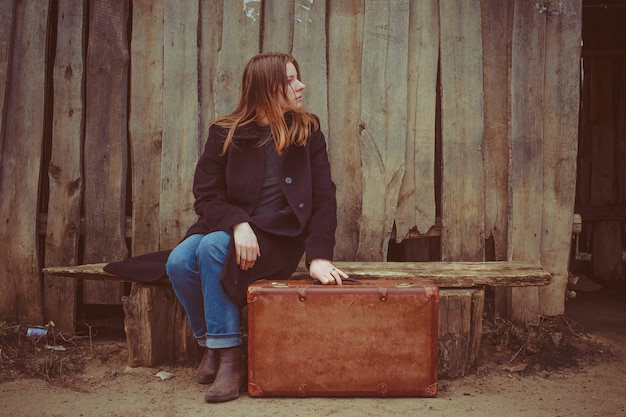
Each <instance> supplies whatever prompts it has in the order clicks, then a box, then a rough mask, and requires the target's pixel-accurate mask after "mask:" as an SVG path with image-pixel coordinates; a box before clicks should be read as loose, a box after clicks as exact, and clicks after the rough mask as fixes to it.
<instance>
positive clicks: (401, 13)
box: [356, 0, 409, 261]
mask: <svg viewBox="0 0 626 417" xmlns="http://www.w3.org/2000/svg"><path fill="white" fill-rule="evenodd" d="M408 27H409V2H408V0H404V1H395V2H393V3H388V2H386V1H367V2H365V23H364V35H363V49H362V67H361V77H362V78H361V120H360V124H359V139H360V143H361V160H362V167H363V200H362V212H361V219H360V224H359V246H358V249H357V255H356V257H357V259H358V260H363V261H382V260H385V259H386V256H387V243H388V242H389V239H390V237H391V232H392V228H393V222H394V218H395V215H396V207H397V205H398V196H399V193H400V184H401V183H402V177H403V175H404V155H405V152H404V151H405V142H406V128H407V89H406V80H407V72H408V69H407V65H408V29H409V28H408Z"/></svg>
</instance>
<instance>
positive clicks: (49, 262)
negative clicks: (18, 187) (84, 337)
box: [43, 0, 86, 333]
mask: <svg viewBox="0 0 626 417" xmlns="http://www.w3.org/2000/svg"><path fill="white" fill-rule="evenodd" d="M83 5H84V1H83V0H60V1H59V11H58V28H57V42H56V45H57V47H56V55H55V60H54V66H53V74H52V77H53V83H54V87H53V89H54V103H53V108H54V110H53V113H54V115H55V117H54V121H53V123H52V152H51V158H50V164H49V167H48V177H49V183H50V197H49V200H48V222H47V230H46V246H45V247H46V252H45V262H44V265H45V266H59V265H76V264H77V263H78V242H79V238H80V207H81V203H82V191H83V177H82V172H81V166H82V165H81V162H82V146H83V138H84V127H85V124H84V123H85V118H84V112H83V104H84V98H85V97H84V82H85V71H84V66H85V64H84V61H85V56H84V46H85V43H86V39H85V36H84V34H85V31H86V25H85V23H86V10H85V9H84V7H83ZM76 287H77V285H76V280H75V279H71V278H64V277H55V276H52V275H46V276H44V291H43V294H44V304H43V312H44V320H45V321H47V320H54V322H55V324H56V328H57V329H59V330H61V331H64V332H69V333H71V332H73V331H74V326H75V322H76V298H77V297H76V296H77V294H76V291H77V289H76Z"/></svg>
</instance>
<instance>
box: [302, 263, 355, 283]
mask: <svg viewBox="0 0 626 417" xmlns="http://www.w3.org/2000/svg"><path fill="white" fill-rule="evenodd" d="M309 275H311V278H313V279H316V280H318V281H320V282H321V283H322V284H337V285H341V280H342V279H347V278H348V274H346V273H345V272H343V271H342V270H340V269H337V268H335V267H334V266H333V264H332V262H330V261H329V260H328V259H319V258H318V259H313V260H312V261H311V264H310V265H309Z"/></svg>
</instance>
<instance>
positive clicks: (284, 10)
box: [262, 0, 321, 59]
mask: <svg viewBox="0 0 626 417" xmlns="http://www.w3.org/2000/svg"><path fill="white" fill-rule="evenodd" d="M294 4H295V1H294V0H265V1H264V2H263V40H262V42H263V48H262V50H263V51H264V52H285V53H288V52H291V48H292V45H293V36H294ZM295 7H296V8H298V7H309V6H308V5H306V3H303V2H301V1H298V3H297V6H295ZM318 46H321V45H318ZM296 59H298V57H296Z"/></svg>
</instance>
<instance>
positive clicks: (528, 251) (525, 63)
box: [508, 1, 546, 322]
mask: <svg viewBox="0 0 626 417" xmlns="http://www.w3.org/2000/svg"><path fill="white" fill-rule="evenodd" d="M545 32H546V14H545V13H544V11H543V9H541V7H540V5H539V4H538V3H530V2H525V1H516V2H514V12H513V36H512V48H511V50H512V51H511V53H512V56H511V138H512V139H511V140H512V145H511V148H512V162H511V184H510V187H511V218H510V222H509V245H510V246H509V250H508V256H509V259H511V260H514V261H537V260H540V259H541V258H540V248H541V233H542V228H541V216H542V211H541V205H542V203H543V118H542V117H538V116H537V115H541V114H543V113H542V112H543V92H544V87H543V85H544V84H543V79H544V66H545V36H546V35H545ZM511 302H512V306H511V308H512V311H511V314H512V318H513V319H514V320H515V321H519V322H535V321H536V320H537V317H538V314H539V296H538V291H537V289H536V288H513V289H512V291H511Z"/></svg>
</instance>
